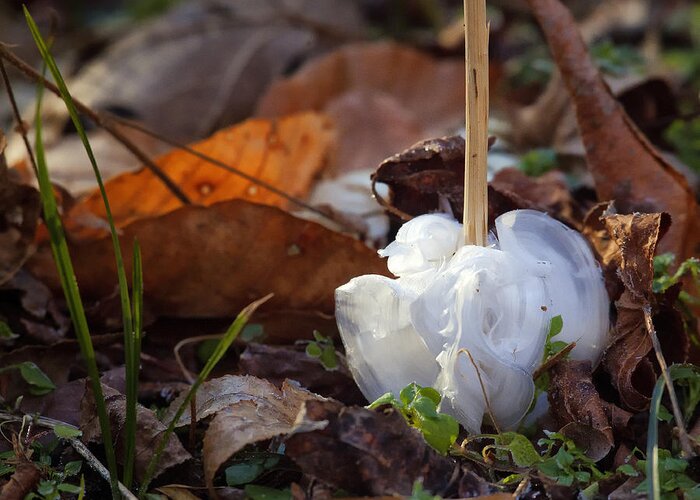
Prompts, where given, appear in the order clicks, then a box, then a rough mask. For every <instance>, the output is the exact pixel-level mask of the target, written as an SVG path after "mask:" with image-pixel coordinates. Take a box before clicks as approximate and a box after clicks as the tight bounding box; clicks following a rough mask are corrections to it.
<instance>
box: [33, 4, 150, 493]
mask: <svg viewBox="0 0 700 500" xmlns="http://www.w3.org/2000/svg"><path fill="white" fill-rule="evenodd" d="M23 9H24V15H25V17H26V20H27V25H28V26H29V30H30V31H31V33H32V37H33V38H34V43H35V44H36V46H37V48H38V49H39V53H40V54H41V58H42V59H43V61H44V64H46V67H47V68H48V69H49V71H50V72H51V75H52V76H53V79H54V81H55V82H56V86H57V87H58V89H59V91H60V93H61V98H62V99H63V102H64V104H65V105H66V108H67V109H68V114H69V115H70V117H71V121H72V122H73V125H74V126H75V129H76V131H77V133H78V136H79V137H80V140H81V142H82V143H83V147H84V148H85V152H86V153H87V156H88V158H89V160H90V164H91V165H92V170H93V172H94V174H95V179H96V180H97V185H98V186H99V189H100V194H101V195H102V202H103V203H104V206H105V213H106V215H107V221H108V223H109V231H110V235H111V238H112V246H113V248H114V259H115V262H116V268H117V280H118V282H119V298H120V302H121V308H122V324H123V327H124V351H125V354H126V360H125V361H126V376H127V381H126V386H127V395H126V396H127V414H126V422H125V426H126V429H127V430H128V431H127V432H125V434H124V439H125V440H126V444H125V450H126V452H127V456H126V457H125V463H126V464H130V467H131V468H132V469H133V463H134V457H133V456H131V457H130V456H129V453H131V454H133V453H134V451H135V449H136V444H135V441H136V435H135V430H136V390H137V389H138V381H134V380H130V379H131V378H133V377H138V362H139V354H138V353H136V349H135V340H134V330H133V322H132V315H131V314H132V313H131V304H130V301H129V285H128V283H127V279H126V271H125V270H124V259H123V257H122V251H121V246H120V244H119V237H118V235H117V230H116V227H115V226H114V219H113V217H112V210H111V208H110V205H109V199H108V198H107V192H106V190H105V187H104V183H103V182H102V175H101V174H100V169H99V168H98V166H97V160H96V159H95V155H94V153H93V151H92V147H91V146H90V142H89V141H88V138H87V134H86V133H85V128H84V127H83V124H82V122H81V120H80V116H79V115H78V110H77V109H76V107H75V103H74V102H73V98H72V97H71V94H70V92H69V91H68V87H67V86H66V82H65V80H64V79H63V76H62V75H61V72H60V70H59V69H58V65H57V64H56V61H55V59H54V58H53V56H52V55H51V52H50V51H49V48H48V46H47V45H46V42H45V41H44V39H43V37H42V36H41V33H40V32H39V28H38V27H37V25H36V23H35V22H34V19H33V18H32V16H31V14H30V13H29V10H27V7H26V6H24V7H23ZM130 393H131V394H130ZM129 431H131V432H129ZM124 475H125V477H126V478H128V479H129V480H130V479H131V476H132V471H131V470H129V469H128V468H125V471H124ZM126 485H127V487H130V484H129V483H126Z"/></svg>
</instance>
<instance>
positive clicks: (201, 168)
mask: <svg viewBox="0 0 700 500" xmlns="http://www.w3.org/2000/svg"><path fill="white" fill-rule="evenodd" d="M333 137H334V134H333V131H332V127H331V125H330V122H329V121H328V120H327V119H326V118H325V117H323V116H321V115H318V114H315V113H302V114H298V115H294V116H289V117H284V118H280V119H277V120H260V119H258V120H248V121H246V122H243V123H242V124H240V125H236V126H233V127H231V128H228V129H224V130H221V131H219V132H217V133H215V134H214V135H212V136H211V137H209V138H207V139H205V140H203V141H200V142H198V143H196V144H194V145H193V146H192V147H193V148H194V149H196V150H197V151H199V152H201V153H204V154H206V155H208V156H210V157H212V158H214V159H216V160H219V161H221V162H223V163H225V164H227V165H230V166H232V167H235V168H237V169H239V170H241V171H243V172H245V173H247V174H249V175H251V176H254V177H256V178H258V179H260V180H262V181H265V182H267V183H268V184H272V185H273V186H275V187H277V188H278V189H281V190H282V191H284V192H285V193H287V194H289V195H292V196H296V197H304V196H305V195H306V194H307V193H308V190H309V187H310V185H311V183H312V181H313V179H314V177H315V176H316V175H317V174H318V173H319V171H320V170H321V169H322V168H323V167H324V166H325V164H326V162H327V156H328V151H329V147H330V145H331V143H332V141H333ZM156 163H157V164H158V166H160V167H161V169H162V170H163V172H164V173H165V174H166V175H167V176H168V177H170V179H172V180H173V182H175V184H177V185H178V186H179V187H180V188H181V189H182V191H183V192H184V193H185V194H186V195H187V196H188V197H189V198H190V200H191V201H192V203H194V204H197V205H211V204H212V203H216V202H219V201H223V200H229V199H233V198H241V199H246V200H250V201H254V202H257V203H264V204H267V205H273V206H278V207H281V208H289V202H288V201H287V200H286V199H284V198H281V197H280V196H279V195H277V194H274V193H272V192H270V191H268V190H266V189H264V188H262V187H260V186H258V185H256V184H254V183H253V182H251V181H248V180H246V179H243V178H242V177H240V176H238V175H236V174H233V173H231V172H229V171H226V170H223V169H222V168H220V167H217V166H215V165H212V164H210V163H208V162H206V161H204V160H202V159H200V158H197V157H195V156H193V155H191V154H189V153H187V152H185V151H180V150H174V151H172V152H170V153H168V154H166V155H164V156H162V157H160V158H159V159H157V160H156ZM105 188H106V190H107V196H108V198H109V201H110V205H111V208H112V215H113V217H114V221H115V223H116V225H117V226H120V227H121V226H124V225H126V224H128V223H130V222H132V221H134V220H137V219H142V218H144V217H147V216H155V215H160V214H164V213H167V212H171V211H173V210H175V209H176V208H179V207H180V206H182V203H181V202H180V201H179V200H178V199H177V198H175V197H174V196H173V194H172V193H171V192H170V190H168V189H167V187H166V186H165V185H164V184H163V183H162V182H161V181H160V180H159V179H158V178H157V177H156V176H155V175H153V173H152V172H151V170H149V169H147V168H142V169H141V170H138V171H137V172H129V173H125V174H122V175H120V176H118V177H115V178H113V179H112V180H110V181H108V182H107V183H106V184H105ZM93 215H97V216H99V217H101V218H104V217H105V209H104V204H103V203H102V197H101V195H100V192H99V191H93V192H92V193H91V194H89V195H88V196H87V197H85V198H84V199H83V200H81V201H80V202H78V203H77V204H76V205H75V206H74V207H73V208H72V210H71V211H70V213H69V216H68V217H69V221H68V227H69V229H73V231H72V232H73V235H74V236H75V233H76V230H78V229H79V228H80V226H81V225H82V224H84V223H85V221H86V219H87V218H89V217H90V216H93Z"/></svg>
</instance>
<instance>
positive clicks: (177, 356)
mask: <svg viewBox="0 0 700 500" xmlns="http://www.w3.org/2000/svg"><path fill="white" fill-rule="evenodd" d="M223 337H224V334H223V333H213V334H211V335H198V336H196V337H188V338H186V339H182V340H181V341H180V342H178V343H177V344H175V347H173V356H175V362H176V363H177V366H178V367H179V368H180V371H181V372H182V375H183V376H184V377H185V380H187V383H188V384H194V381H195V380H196V378H197V377H196V376H195V375H193V374H192V372H191V371H189V370H188V369H187V367H186V366H185V363H184V362H183V361H182V356H180V349H182V348H183V347H185V346H186V345H187V344H194V343H196V342H202V341H204V340H219V339H222V338H223Z"/></svg>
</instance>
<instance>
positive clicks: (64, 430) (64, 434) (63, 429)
mask: <svg viewBox="0 0 700 500" xmlns="http://www.w3.org/2000/svg"><path fill="white" fill-rule="evenodd" d="M53 433H54V434H56V436H58V437H59V438H61V439H70V438H77V437H80V436H82V435H83V433H82V431H81V430H80V429H76V428H75V427H71V426H68V425H56V426H54V428H53ZM70 463H72V462H70ZM78 463H80V462H78Z"/></svg>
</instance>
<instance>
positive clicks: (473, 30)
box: [464, 0, 489, 246]
mask: <svg viewBox="0 0 700 500" xmlns="http://www.w3.org/2000/svg"><path fill="white" fill-rule="evenodd" d="M464 44H465V61H466V67H465V69H466V90H467V106H466V134H467V136H466V145H465V146H466V150H465V155H464V243H465V244H466V245H480V246H485V245H486V242H487V231H488V221H487V219H488V208H487V207H488V200H487V183H486V168H487V167H486V155H487V153H488V117H489V77H488V66H489V60H488V52H489V50H488V49H489V27H488V24H487V22H486V0H464Z"/></svg>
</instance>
